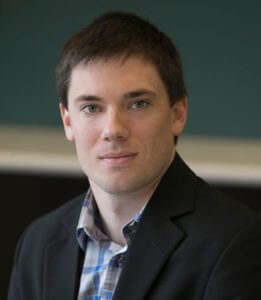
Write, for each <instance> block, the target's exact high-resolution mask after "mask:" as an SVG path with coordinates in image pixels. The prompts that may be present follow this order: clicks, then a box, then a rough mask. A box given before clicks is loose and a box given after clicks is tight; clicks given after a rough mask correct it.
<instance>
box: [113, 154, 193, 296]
mask: <svg viewBox="0 0 261 300" xmlns="http://www.w3.org/2000/svg"><path fill="white" fill-rule="evenodd" d="M192 174H193V173H192V171H190V170H189V169H188V168H187V167H186V166H185V164H184V163H183V162H182V160H181V159H180V158H179V156H178V154H176V158H175V160H174V163H173V164H172V166H171V167H170V168H169V170H168V171H167V173H166V174H165V175H164V177H163V178H162V181H161V183H160V184H159V186H158V188H157V190H156V191H155V193H154V195H153V197H152V198H151V200H150V201H149V203H148V205H147V207H146V208H145V210H144V213H143V216H142V219H141V221H140V224H139V227H138V230H137V232H136V235H135V237H134V240H133V242H132V245H131V247H130V249H129V250H128V254H127V257H126V262H125V266H124V268H123V270H122V274H121V276H120V280H119V282H118V285H117V288H116V290H115V293H114V297H113V299H115V300H121V299H124V300H134V299H135V300H141V299H144V298H145V296H146V294H147V292H148V291H149V289H150V287H151V286H152V284H153V282H154V280H155V279H156V278H157V276H158V274H159V272H160V270H161V268H162V267H163V266H164V264H165V263H166V261H167V260H168V258H169V256H170V255H171V254H173V252H174V251H175V250H176V249H177V248H178V247H179V245H180V244H181V243H182V241H183V240H184V239H185V237H186V233H185V232H184V231H183V230H182V229H181V228H179V227H178V226H176V224H175V219H176V218H178V217H180V216H182V215H184V214H187V213H189V212H191V211H193V209H194V203H193V192H194V183H193V178H195V176H194V175H193V176H192Z"/></svg>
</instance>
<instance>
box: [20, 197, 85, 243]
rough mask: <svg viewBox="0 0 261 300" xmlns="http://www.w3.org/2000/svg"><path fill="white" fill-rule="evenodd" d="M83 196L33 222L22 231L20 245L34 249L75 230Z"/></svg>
mask: <svg viewBox="0 0 261 300" xmlns="http://www.w3.org/2000/svg"><path fill="white" fill-rule="evenodd" d="M84 197H85V194H82V195H79V196H77V197H75V198H73V199H71V200H70V201H68V202H67V203H65V204H63V205H62V206H60V207H58V208H57V209H55V210H53V211H51V212H49V213H47V214H46V215H44V216H42V217H40V218H38V219H36V220H35V221H33V222H32V223H31V224H30V225H29V226H28V227H27V228H26V230H25V231H24V233H23V235H22V237H21V238H20V243H21V242H22V243H23V244H26V245H28V246H30V245H32V244H34V248H35V247H36V246H37V245H39V244H41V245H43V244H44V243H47V242H52V240H56V239H57V238H59V237H60V236H62V235H64V234H65V235H66V234H68V232H71V231H73V230H75V228H76V226H77V223H78V219H79V215H80V211H81V207H82V202H83V200H84Z"/></svg>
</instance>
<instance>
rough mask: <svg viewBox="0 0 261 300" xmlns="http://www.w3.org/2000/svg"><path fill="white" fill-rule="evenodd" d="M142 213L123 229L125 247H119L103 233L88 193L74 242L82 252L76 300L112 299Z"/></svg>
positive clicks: (92, 198) (90, 193)
mask: <svg viewBox="0 0 261 300" xmlns="http://www.w3.org/2000/svg"><path fill="white" fill-rule="evenodd" d="M142 212H143V209H142V210H141V211H140V212H139V213H138V214H137V215H135V216H134V217H133V219H132V220H131V221H130V222H129V223H128V224H126V225H125V226H124V227H123V229H122V233H123V236H124V238H125V239H126V242H127V243H126V245H125V246H120V245H118V244H116V243H114V242H113V241H112V240H110V239H109V238H108V237H107V236H106V235H105V234H104V233H103V231H102V226H101V222H100V220H99V213H98V211H97V207H96V204H95V200H94V197H93V194H92V192H91V190H89V191H88V193H87V196H86V198H85V200H84V203H83V207H82V211H81V214H80V219H79V223H78V226H77V240H78V243H79V246H80V247H81V249H82V250H83V251H84V252H85V258H84V264H83V270H82V274H81V279H80V288H79V293H78V300H109V299H112V296H113V292H114V290H115V287H116V285H117V283H118V280H119V277H120V274H121V271H122V266H123V263H124V260H125V256H126V253H127V250H128V246H129V245H130V243H131V241H132V238H133V236H134V234H135V232H136V229H137V226H138V222H139V220H140V218H141V215H142Z"/></svg>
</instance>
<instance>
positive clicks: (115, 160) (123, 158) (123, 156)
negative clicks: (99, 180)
mask: <svg viewBox="0 0 261 300" xmlns="http://www.w3.org/2000/svg"><path fill="white" fill-rule="evenodd" d="M137 154H138V153H136V152H109V153H106V154H104V155H101V156H99V158H100V159H101V160H103V161H104V162H106V163H109V164H124V163H127V162H129V161H131V160H133V159H134V158H135V157H136V156H137Z"/></svg>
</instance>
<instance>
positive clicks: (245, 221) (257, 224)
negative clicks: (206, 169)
mask: <svg viewBox="0 0 261 300" xmlns="http://www.w3.org/2000/svg"><path fill="white" fill-rule="evenodd" d="M196 182H197V184H196V187H195V191H194V193H195V194H194V210H193V213H192V214H191V216H190V221H189V222H188V224H190V225H193V229H192V230H193V231H195V236H197V235H200V234H201V235H204V234H205V237H208V238H207V240H208V241H209V240H212V241H213V242H214V243H215V244H216V243H218V241H220V242H221V243H223V244H224V245H225V244H227V243H229V242H231V240H232V239H234V238H236V237H240V236H242V237H243V236H244V237H246V235H251V233H254V232H255V234H254V235H256V237H255V239H256V243H260V242H261V239H260V238H258V236H257V232H259V234H261V217H260V215H259V214H258V213H257V212H255V211H254V210H252V209H250V208H248V207H246V206H245V205H243V204H241V203H239V201H237V200H235V199H233V198H231V197H228V196H227V195H225V194H223V193H221V192H219V191H217V190H215V189H214V188H212V187H211V186H210V185H209V184H208V183H206V182H205V181H204V180H202V179H201V178H199V177H197V179H196ZM190 228H191V227H190ZM243 233H245V234H243ZM213 237H214V239H213ZM260 244H261V243H260Z"/></svg>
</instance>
